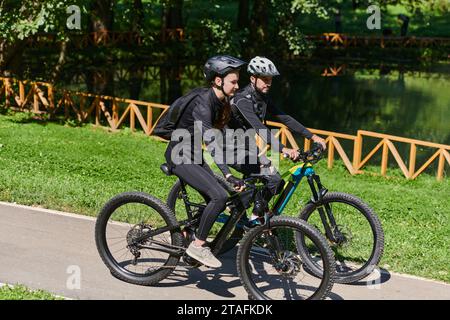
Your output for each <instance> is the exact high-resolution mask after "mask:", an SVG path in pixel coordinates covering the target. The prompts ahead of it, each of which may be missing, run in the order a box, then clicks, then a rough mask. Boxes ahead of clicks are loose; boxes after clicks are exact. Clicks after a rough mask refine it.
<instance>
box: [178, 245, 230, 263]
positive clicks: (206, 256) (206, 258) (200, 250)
mask: <svg viewBox="0 0 450 320" xmlns="http://www.w3.org/2000/svg"><path fill="white" fill-rule="evenodd" d="M186 254H188V255H189V256H190V257H192V258H194V259H195V260H197V261H199V262H201V263H203V264H204V265H205V266H207V267H210V268H220V267H221V266H222V262H220V261H219V260H218V259H217V258H216V257H214V255H213V254H212V252H211V249H210V248H209V247H197V246H196V245H194V242H191V244H190V245H189V247H188V248H187V250H186Z"/></svg>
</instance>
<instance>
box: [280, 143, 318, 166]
mask: <svg viewBox="0 0 450 320" xmlns="http://www.w3.org/2000/svg"><path fill="white" fill-rule="evenodd" d="M297 151H298V153H299V156H298V158H297V159H293V160H292V161H293V162H304V163H316V162H318V161H319V160H320V159H322V155H323V148H322V146H321V145H320V144H318V143H313V146H312V148H311V150H308V151H301V150H300V149H298V150H297ZM283 156H284V157H285V158H287V157H288V155H287V154H285V153H283Z"/></svg>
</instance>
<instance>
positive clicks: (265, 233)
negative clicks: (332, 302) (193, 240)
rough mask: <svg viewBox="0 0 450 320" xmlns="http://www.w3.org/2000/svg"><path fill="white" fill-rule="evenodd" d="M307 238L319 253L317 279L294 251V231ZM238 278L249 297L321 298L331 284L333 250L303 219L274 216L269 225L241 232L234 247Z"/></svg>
mask: <svg viewBox="0 0 450 320" xmlns="http://www.w3.org/2000/svg"><path fill="white" fill-rule="evenodd" d="M297 233H301V234H302V235H303V236H304V237H305V238H307V239H309V241H311V242H312V243H314V244H315V246H316V247H317V248H318V250H319V252H320V259H321V262H322V265H323V266H324V268H323V269H322V274H321V278H317V277H314V276H312V275H310V273H308V272H306V270H305V268H304V262H303V260H302V258H301V256H300V255H299V254H298V252H297V244H296V236H295V235H296V234H297ZM237 270H238V274H239V278H240V280H241V282H242V285H243V286H244V288H245V290H246V291H247V293H248V294H249V297H250V298H251V299H256V300H306V299H312V300H318V299H324V298H325V297H326V295H327V294H328V293H329V292H330V290H331V288H332V286H333V283H334V272H335V262H334V257H333V252H332V251H331V249H330V247H329V246H328V245H327V242H326V239H325V238H324V237H323V236H322V235H321V234H320V232H319V231H318V230H316V229H314V228H313V227H312V226H310V225H308V224H307V223H306V222H305V221H302V220H300V219H296V218H292V217H283V216H280V217H274V218H273V219H271V221H270V226H269V227H267V226H259V227H255V228H253V229H251V230H250V231H248V232H247V233H245V235H244V237H243V239H242V241H241V243H240V245H239V249H238V254H237Z"/></svg>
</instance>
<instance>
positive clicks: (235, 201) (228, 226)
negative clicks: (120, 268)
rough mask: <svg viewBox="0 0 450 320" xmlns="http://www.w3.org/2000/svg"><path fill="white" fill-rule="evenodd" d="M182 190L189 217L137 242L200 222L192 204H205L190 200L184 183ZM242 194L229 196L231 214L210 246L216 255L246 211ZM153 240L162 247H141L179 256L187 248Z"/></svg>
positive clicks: (147, 234)
mask: <svg viewBox="0 0 450 320" xmlns="http://www.w3.org/2000/svg"><path fill="white" fill-rule="evenodd" d="M181 190H182V198H183V201H184V204H185V206H186V212H187V215H188V218H187V219H185V220H183V221H179V224H178V225H177V226H173V227H165V228H161V229H158V231H156V232H155V231H150V232H148V233H146V234H144V235H142V236H141V237H139V238H137V239H136V240H135V242H141V241H145V240H148V239H150V238H151V237H154V236H157V235H159V234H162V233H164V232H167V231H172V230H177V229H179V228H180V227H182V226H187V227H190V226H192V225H195V224H196V223H197V222H198V220H199V219H200V217H196V216H195V215H194V214H193V212H192V210H190V206H194V207H197V208H199V209H201V208H202V207H203V208H204V207H205V205H201V204H196V203H192V202H190V201H189V198H188V196H187V193H186V188H185V185H184V184H182V188H181ZM247 192H248V191H247ZM240 196H241V194H239V193H237V192H236V193H234V194H232V195H231V196H230V197H229V198H228V201H227V203H226V206H227V207H229V208H230V209H231V215H230V217H229V218H228V220H227V221H226V222H225V223H224V225H223V226H222V228H220V230H219V233H218V234H217V235H216V237H215V238H214V240H213V241H212V242H211V244H210V248H211V250H212V253H213V254H214V255H216V254H217V253H219V252H220V250H221V249H222V246H223V244H224V243H225V241H226V240H227V236H228V235H229V234H230V233H231V231H232V230H233V227H234V226H235V225H237V224H238V222H239V220H240V219H241V218H242V216H243V215H244V214H245V213H246V210H245V207H244V205H243V203H242V201H241V199H240ZM151 242H152V243H154V244H157V245H160V246H161V247H162V248H156V247H151V248H150V247H146V246H142V245H140V246H139V247H140V248H144V249H145V248H148V249H152V250H156V251H161V252H165V253H169V254H172V255H177V256H182V255H183V254H184V251H185V249H186V248H183V247H177V246H173V245H170V244H167V243H164V242H160V241H156V240H151Z"/></svg>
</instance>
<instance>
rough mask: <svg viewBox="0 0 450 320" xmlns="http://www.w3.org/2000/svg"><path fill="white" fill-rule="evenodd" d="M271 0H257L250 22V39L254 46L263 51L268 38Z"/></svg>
mask: <svg viewBox="0 0 450 320" xmlns="http://www.w3.org/2000/svg"><path fill="white" fill-rule="evenodd" d="M269 5H270V1H269V0H260V1H255V2H254V4H253V12H252V17H251V24H250V39H251V41H252V48H254V49H256V50H257V51H261V50H262V49H263V48H264V47H265V45H266V41H267V39H268V21H269V20H268V11H267V9H268V7H269Z"/></svg>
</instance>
